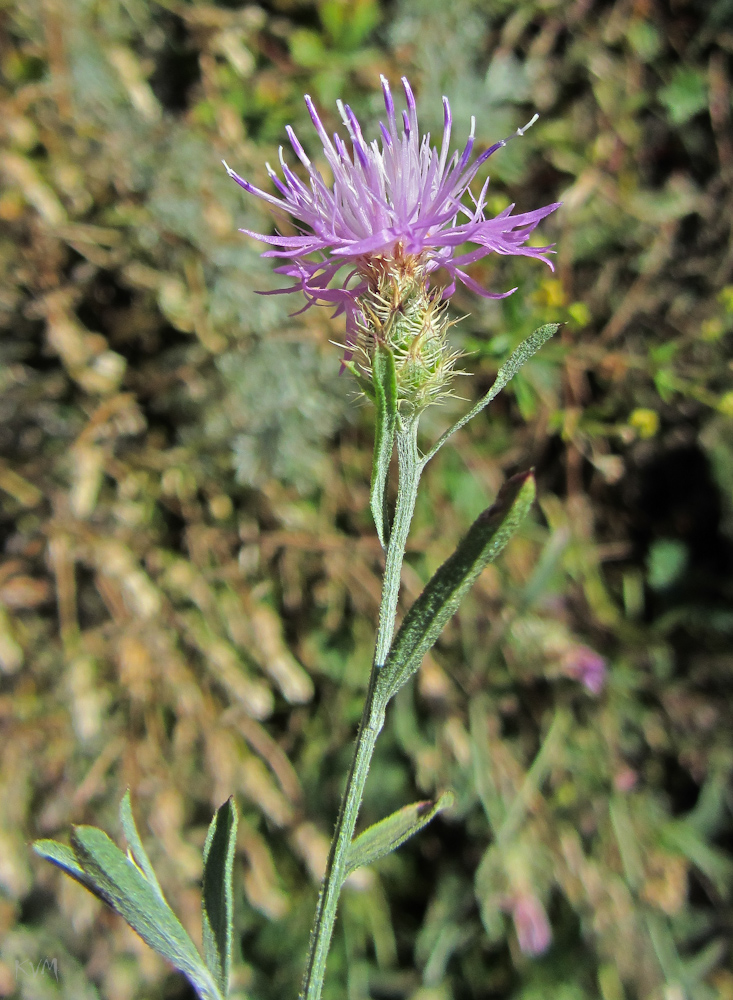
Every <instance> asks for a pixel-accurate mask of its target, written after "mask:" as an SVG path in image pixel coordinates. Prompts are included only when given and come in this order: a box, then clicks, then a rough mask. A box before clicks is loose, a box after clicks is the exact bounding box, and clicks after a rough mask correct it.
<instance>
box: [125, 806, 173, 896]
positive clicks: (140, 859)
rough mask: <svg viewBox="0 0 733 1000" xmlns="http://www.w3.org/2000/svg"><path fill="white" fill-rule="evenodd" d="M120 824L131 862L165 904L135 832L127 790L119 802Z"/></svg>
mask: <svg viewBox="0 0 733 1000" xmlns="http://www.w3.org/2000/svg"><path fill="white" fill-rule="evenodd" d="M120 822H121V823H122V830H123V833H124V834H125V840H126V841H127V843H128V845H129V847H130V853H131V854H132V857H133V860H134V861H135V863H136V864H137V866H138V868H139V869H140V870H141V871H142V873H143V875H144V876H145V878H146V879H147V880H148V882H150V884H151V885H152V887H153V888H154V889H155V891H156V892H157V893H158V895H159V896H160V898H161V899H162V900H163V902H164V903H165V896H164V895H163V890H162V889H161V888H160V883H159V882H158V878H157V876H156V874H155V872H154V871H153V866H152V865H151V864H150V858H149V857H148V855H147V851H146V850H145V848H144V847H143V842H142V840H140V834H139V833H138V832H137V827H136V826H135V818H134V817H133V815H132V803H131V802H130V789H129V788H128V789H127V791H126V792H125V794H124V796H123V798H122V802H120ZM166 905H167V904H166Z"/></svg>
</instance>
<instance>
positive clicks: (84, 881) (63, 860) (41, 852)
mask: <svg viewBox="0 0 733 1000" xmlns="http://www.w3.org/2000/svg"><path fill="white" fill-rule="evenodd" d="M33 850H34V851H35V852H36V854H37V855H38V856H39V857H41V858H43V859H44V860H45V861H50V862H51V863H52V864H54V865H56V867H57V868H60V869H61V870H62V871H64V872H66V874H67V875H70V876H71V877H72V878H73V879H74V880H75V881H77V882H79V883H80V884H81V885H83V886H84V888H85V889H88V890H89V892H91V893H93V894H94V895H95V896H98V897H99V898H100V899H101V900H102V901H103V902H105V903H106V902H107V899H106V897H105V896H103V895H102V893H101V892H100V891H99V889H97V887H96V886H95V885H94V883H93V882H92V881H91V880H90V879H89V878H88V876H87V875H86V874H85V872H84V869H83V868H82V867H81V865H80V864H79V862H78V860H77V857H76V855H75V854H74V852H73V851H72V849H71V848H70V847H66V845H65V844H59V843H58V842H57V841H55V840H36V841H34V843H33Z"/></svg>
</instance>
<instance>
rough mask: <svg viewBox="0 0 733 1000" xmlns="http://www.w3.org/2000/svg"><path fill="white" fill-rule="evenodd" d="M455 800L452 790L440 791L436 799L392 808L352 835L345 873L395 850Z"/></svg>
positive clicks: (347, 873) (349, 872)
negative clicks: (372, 823)
mask: <svg viewBox="0 0 733 1000" xmlns="http://www.w3.org/2000/svg"><path fill="white" fill-rule="evenodd" d="M454 801H455V797H454V795H453V792H443V794H442V795H441V796H440V798H439V799H437V800H436V801H435V802H433V801H431V800H430V799H428V800H427V801H425V802H413V803H412V804H411V805H409V806H404V807H403V808H402V809H398V810H397V812H393V813H392V815H391V816H387V817H385V819H382V820H380V821H379V822H378V823H375V824H374V825H373V826H370V827H368V829H366V830H364V832H363V833H360V834H359V836H358V837H355V838H354V839H353V840H352V842H351V844H350V846H349V851H348V854H347V855H346V875H350V874H351V872H353V871H354V869H356V868H363V867H365V866H366V865H370V864H372V863H373V862H374V861H378V860H379V859H380V858H383V857H385V855H387V854H390V853H391V852H392V851H394V850H396V849H397V848H398V847H399V846H400V845H401V844H404V842H405V841H406V840H409V838H410V837H412V836H413V834H415V833H417V832H418V831H419V830H422V828H423V827H424V826H427V825H428V823H429V822H430V820H431V819H433V818H434V817H435V816H437V815H438V813H439V812H442V811H443V810H444V809H449V808H450V807H451V806H452V805H453V803H454Z"/></svg>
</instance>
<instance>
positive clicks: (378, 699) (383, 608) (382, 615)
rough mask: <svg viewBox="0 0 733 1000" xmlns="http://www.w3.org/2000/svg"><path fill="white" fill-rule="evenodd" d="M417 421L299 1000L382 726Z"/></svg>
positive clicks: (308, 995) (333, 905) (401, 432)
mask: <svg viewBox="0 0 733 1000" xmlns="http://www.w3.org/2000/svg"><path fill="white" fill-rule="evenodd" d="M417 423H418V421H417V417H409V418H406V419H404V420H403V421H400V422H399V425H398V430H397V457H398V461H399V482H398V488H397V505H396V508H395V516H394V523H393V525H392V532H391V535H390V539H389V545H388V546H387V558H386V562H385V568H384V577H383V583H382V600H381V605H380V608H379V627H378V630H377V641H376V646H375V651H374V662H373V664H372V672H371V677H370V678H369V688H368V690H367V696H366V700H365V702H364V711H363V713H362V717H361V722H360V723H359V731H358V733H357V737H356V746H355V748H354V756H353V759H352V762H351V767H350V769H349V775H348V777H347V779H346V788H345V790H344V795H343V798H342V800H341V807H340V809H339V814H338V819H337V820H336V829H335V830H334V834H333V840H332V841H331V850H330V852H329V855H328V862H327V865H326V874H325V875H324V877H323V884H322V885H321V892H320V895H319V897H318V905H317V907H316V915H315V920H314V923H313V930H312V931H311V939H310V947H309V951H308V961H307V964H306V968H305V974H304V976H303V985H302V987H301V993H300V995H301V1000H319V998H320V996H321V990H322V988H323V977H324V975H325V972H326V958H327V956H328V950H329V947H330V944H331V937H332V935H333V927H334V923H335V921H336V909H337V906H338V899H339V895H340V893H341V887H342V886H343V883H344V880H345V877H346V859H347V854H348V851H349V848H350V846H351V841H352V840H353V837H354V829H355V827H356V820H357V817H358V815H359V808H360V806H361V800H362V797H363V795H364V786H365V784H366V779H367V774H368V773H369V765H370V763H371V759H372V754H373V753H374V745H375V743H376V742H377V736H379V733H380V731H381V729H382V726H383V724H384V710H385V708H386V699H385V698H384V697H383V696H382V695H378V693H377V688H378V685H377V680H378V677H379V671H380V670H381V668H382V667H383V666H384V663H385V661H386V659H387V655H388V653H389V648H390V646H391V644H392V638H393V636H394V628H395V618H396V616H397V599H398V596H399V591H400V575H401V572H402V561H403V559H404V555H405V546H406V545H407V536H408V534H409V531H410V522H411V521H412V515H413V512H414V510H415V498H416V497H417V488H418V484H419V482H420V474H421V472H422V469H423V464H422V462H421V460H420V455H419V452H418V449H417Z"/></svg>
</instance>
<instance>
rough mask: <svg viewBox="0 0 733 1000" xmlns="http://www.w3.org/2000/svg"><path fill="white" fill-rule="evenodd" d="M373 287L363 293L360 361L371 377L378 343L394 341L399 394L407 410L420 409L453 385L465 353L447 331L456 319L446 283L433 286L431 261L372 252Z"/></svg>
mask: <svg viewBox="0 0 733 1000" xmlns="http://www.w3.org/2000/svg"><path fill="white" fill-rule="evenodd" d="M360 270H361V273H362V274H363V276H364V277H365V278H366V279H367V282H368V288H367V291H366V292H365V293H364V295H363V296H362V298H361V300H360V302H359V305H360V307H361V314H362V320H361V321H360V322H359V334H358V338H357V343H356V351H355V353H356V360H357V364H358V365H359V367H360V368H361V370H362V371H363V372H364V374H365V375H366V376H367V378H371V363H372V358H373V355H374V350H375V347H376V344H377V343H380V344H382V345H384V346H386V347H388V348H389V349H390V350H391V351H392V354H393V357H394V361H395V374H396V378H397V398H398V402H399V406H400V409H401V410H402V412H403V413H406V414H418V413H420V412H422V410H424V409H425V407H427V406H429V405H430V404H431V403H437V402H439V401H440V399H441V398H443V397H444V396H449V395H452V393H451V391H450V386H451V382H452V380H453V376H454V375H456V374H461V373H457V372H455V371H454V366H455V363H456V361H457V360H458V358H460V357H461V354H460V352H459V351H454V350H453V349H452V348H451V346H450V344H449V342H448V337H447V331H448V328H449V327H450V326H451V325H452V323H453V321H451V320H449V318H448V314H447V303H446V302H444V301H443V300H442V293H441V290H440V289H435V288H433V289H431V288H429V286H428V281H427V270H426V261H425V260H424V259H422V258H421V257H420V256H419V255H405V254H403V252H402V248H401V246H399V245H398V246H397V248H396V252H395V253H394V254H390V255H385V256H376V257H375V256H372V257H370V258H368V259H367V260H365V261H364V263H363V265H362V267H361V268H360Z"/></svg>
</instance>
